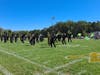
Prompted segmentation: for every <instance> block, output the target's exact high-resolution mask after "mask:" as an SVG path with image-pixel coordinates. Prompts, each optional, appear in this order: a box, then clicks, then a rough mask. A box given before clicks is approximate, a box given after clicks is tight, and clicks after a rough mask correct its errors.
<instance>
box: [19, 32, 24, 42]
mask: <svg viewBox="0 0 100 75" xmlns="http://www.w3.org/2000/svg"><path fill="white" fill-rule="evenodd" d="M20 40H21V42H22V43H24V40H25V34H23V35H22V36H21V37H20Z"/></svg>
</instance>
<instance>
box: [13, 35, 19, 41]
mask: <svg viewBox="0 0 100 75" xmlns="http://www.w3.org/2000/svg"><path fill="white" fill-rule="evenodd" d="M14 37H15V42H17V41H18V37H19V35H18V34H15V36H14Z"/></svg>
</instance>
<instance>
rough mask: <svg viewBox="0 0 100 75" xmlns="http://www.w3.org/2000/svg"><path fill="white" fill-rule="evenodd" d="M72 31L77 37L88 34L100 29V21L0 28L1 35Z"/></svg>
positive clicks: (45, 35)
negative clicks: (39, 28) (33, 27)
mask: <svg viewBox="0 0 100 75" xmlns="http://www.w3.org/2000/svg"><path fill="white" fill-rule="evenodd" d="M69 30H70V31H71V32H72V34H73V37H77V34H78V33H81V34H82V36H86V35H87V34H88V33H91V32H95V31H100V21H96V22H87V21H78V22H74V21H66V22H57V23H56V24H54V25H52V26H50V27H48V28H44V29H42V30H31V31H12V30H4V29H2V28H0V36H1V35H2V34H3V33H4V32H6V33H8V35H9V36H10V35H11V34H12V33H14V34H18V35H19V36H20V35H21V34H27V35H30V34H32V33H34V34H35V35H39V34H43V35H44V37H47V33H48V32H50V33H52V32H54V33H55V34H57V33H59V32H61V33H66V34H67V33H68V31H69Z"/></svg>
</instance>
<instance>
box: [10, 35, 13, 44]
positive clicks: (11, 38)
mask: <svg viewBox="0 0 100 75" xmlns="http://www.w3.org/2000/svg"><path fill="white" fill-rule="evenodd" d="M13 41H14V34H11V36H10V43H13Z"/></svg>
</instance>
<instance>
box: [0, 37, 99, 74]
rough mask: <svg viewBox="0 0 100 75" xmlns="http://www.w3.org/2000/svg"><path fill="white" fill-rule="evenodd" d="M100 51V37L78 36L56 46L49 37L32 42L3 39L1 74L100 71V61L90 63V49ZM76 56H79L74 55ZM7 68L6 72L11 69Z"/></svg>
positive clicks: (91, 72) (0, 55) (0, 59)
mask: <svg viewBox="0 0 100 75" xmlns="http://www.w3.org/2000/svg"><path fill="white" fill-rule="evenodd" d="M91 52H100V40H78V39H74V40H73V42H72V43H67V45H62V44H61V43H57V47H56V48H50V47H49V46H48V45H47V41H44V42H41V43H37V44H36V45H35V46H30V45H29V43H28V42H27V41H26V42H25V44H22V43H21V42H20V41H18V43H13V44H11V43H9V42H8V43H3V42H0V65H1V66H3V67H4V70H3V71H2V68H1V69H0V75H7V74H5V72H6V70H7V71H8V72H9V73H11V75H100V62H97V63H89V62H88V61H89V59H88V57H89V53H91ZM71 56H77V58H71ZM8 72H7V73H8Z"/></svg>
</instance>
